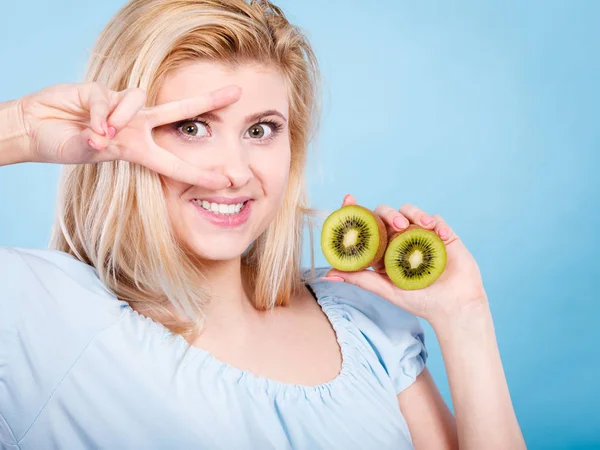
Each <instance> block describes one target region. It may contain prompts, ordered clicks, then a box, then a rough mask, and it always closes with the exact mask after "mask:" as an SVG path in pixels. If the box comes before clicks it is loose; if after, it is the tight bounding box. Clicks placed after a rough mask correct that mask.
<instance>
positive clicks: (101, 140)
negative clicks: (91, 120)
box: [78, 128, 110, 151]
mask: <svg viewBox="0 0 600 450" xmlns="http://www.w3.org/2000/svg"><path fill="white" fill-rule="evenodd" d="M80 137H81V142H82V143H83V144H78V145H86V146H88V147H89V148H91V149H93V150H97V151H102V150H106V148H107V147H108V144H109V142H110V139H109V138H108V136H104V135H100V134H98V133H96V132H95V131H94V130H92V129H91V128H85V129H84V130H83V131H82V132H81V134H80Z"/></svg>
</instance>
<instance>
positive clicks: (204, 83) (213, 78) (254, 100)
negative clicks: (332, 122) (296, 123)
mask: <svg viewBox="0 0 600 450" xmlns="http://www.w3.org/2000/svg"><path fill="white" fill-rule="evenodd" d="M232 84H234V85H237V86H239V87H241V88H242V96H241V98H240V99H239V100H238V101H237V102H236V103H234V104H232V105H229V106H227V107H225V108H223V109H222V111H223V112H227V113H232V114H234V113H235V112H236V111H239V112H240V113H243V114H247V113H249V112H250V113H251V112H255V111H259V110H268V109H277V110H279V111H280V112H282V113H283V114H285V116H286V117H287V116H288V107H289V105H288V103H289V100H288V89H287V85H286V83H285V80H284V78H283V76H282V75H281V73H280V72H279V71H278V70H277V69H276V68H274V67H271V66H263V65H258V64H240V65H237V66H232V65H225V64H222V63H217V62H211V61H194V62H190V63H187V64H186V65H184V66H182V67H179V68H178V69H177V70H175V71H173V72H171V73H170V74H169V75H167V77H165V79H164V81H163V84H162V85H161V87H160V89H159V92H158V97H157V99H156V103H157V104H160V103H165V102H169V101H172V100H178V99H181V98H185V97H192V96H196V95H201V94H204V93H207V92H211V91H214V90H216V89H219V88H222V87H225V86H229V85H232Z"/></svg>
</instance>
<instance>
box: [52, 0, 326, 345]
mask: <svg viewBox="0 0 600 450" xmlns="http://www.w3.org/2000/svg"><path fill="white" fill-rule="evenodd" d="M199 59H205V60H206V59H208V60H211V61H212V60H214V61H216V62H221V63H228V64H233V65H236V64H243V63H260V64H265V65H270V66H272V67H275V68H277V69H278V70H279V71H280V73H281V74H282V76H283V77H284V78H285V80H286V82H287V85H288V89H289V101H290V114H289V133H290V145H291V165H290V174H289V182H288V185H287V188H286V193H285V199H284V201H283V204H282V206H281V208H280V210H279V212H278V214H277V216H276V218H275V219H274V221H273V222H272V223H271V224H270V225H269V227H268V228H267V229H266V231H265V232H264V233H263V234H262V235H261V236H260V237H259V238H258V239H257V240H256V242H254V243H253V245H252V246H251V248H250V249H249V251H248V252H246V253H245V254H244V255H243V264H244V268H245V269H247V270H249V271H250V275H251V276H249V277H248V278H249V280H252V282H253V285H252V289H253V294H254V297H253V298H254V303H255V307H256V308H258V309H263V310H264V309H270V308H273V307H275V306H277V305H285V304H287V303H288V302H289V300H290V298H291V296H292V295H294V293H296V292H297V291H298V289H299V288H300V287H301V285H302V279H301V271H300V264H301V249H302V241H303V229H304V224H305V219H306V218H307V217H308V216H307V213H309V212H310V210H309V209H308V208H307V205H306V188H305V181H304V172H305V164H306V154H307V148H308V145H309V142H310V141H311V139H312V137H313V136H314V134H315V132H316V128H317V123H318V113H319V108H318V102H317V99H318V98H319V96H318V93H319V92H318V89H319V74H318V67H317V61H316V58H315V56H314V53H313V51H312V49H311V46H310V44H309V42H308V40H307V39H306V37H305V35H304V34H303V33H302V32H301V30H299V29H298V28H297V27H296V26H293V25H291V24H290V23H289V22H288V20H287V19H286V17H285V15H284V13H283V12H282V11H281V9H279V8H278V7H276V6H274V5H273V4H272V3H270V2H269V1H267V0H251V1H250V2H246V1H244V0H133V1H131V2H130V3H128V4H127V5H125V6H124V7H123V8H122V9H121V10H120V11H118V12H117V14H116V15H115V16H114V17H113V18H112V19H111V21H110V22H109V23H108V25H107V26H106V28H105V29H104V30H103V32H102V33H101V35H100V36H99V38H98V40H97V42H96V44H95V48H94V50H93V53H92V56H91V59H90V61H89V64H88V67H87V73H86V76H85V79H86V81H88V82H90V81H95V82H99V83H102V84H104V85H106V86H107V87H108V88H109V89H112V90H119V91H120V90H124V89H127V88H141V89H143V90H145V91H146V95H147V104H146V106H152V105H154V104H155V103H154V102H155V100H156V96H157V94H158V90H159V87H160V85H161V81H162V80H163V79H164V77H165V76H167V75H168V74H170V73H171V72H172V71H174V70H176V69H177V68H178V67H181V66H182V65H183V64H186V63H189V62H192V61H195V60H199ZM50 247H51V248H54V249H57V250H61V251H64V252H67V253H70V254H72V255H74V256H75V257H76V258H78V259H79V260H81V261H83V262H85V263H87V264H90V265H92V266H93V267H95V268H96V270H97V272H98V275H99V277H100V279H101V280H102V281H103V282H104V283H105V284H106V285H107V287H109V288H110V289H111V290H112V291H113V292H114V293H115V295H116V296H117V297H118V298H120V299H122V300H126V301H128V302H129V304H130V305H131V306H132V308H134V309H135V310H137V311H138V312H139V313H141V314H143V315H145V316H148V317H150V318H152V319H154V320H156V321H158V322H160V323H162V324H163V325H165V326H166V327H167V328H169V329H170V330H172V331H173V332H175V333H179V334H183V335H187V334H194V333H195V332H197V331H198V330H199V329H200V328H201V326H202V322H203V319H204V310H205V307H206V304H207V302H208V301H209V293H208V292H207V291H206V290H205V289H203V288H202V280H203V276H202V270H201V269H202V267H201V265H200V262H199V260H198V259H197V258H195V257H194V256H193V255H191V254H189V253H188V252H187V251H185V250H184V249H182V248H181V246H180V245H179V243H178V241H177V240H176V237H175V235H174V232H173V229H172V227H171V224H170V220H169V217H168V213H167V208H166V204H165V198H164V194H163V187H162V183H161V178H160V176H159V175H158V174H156V173H154V172H152V171H150V170H148V169H147V168H145V167H142V166H139V165H135V164H132V163H128V162H124V161H114V162H109V163H99V164H87V165H73V166H65V167H64V168H63V173H62V177H61V183H60V188H59V196H58V204H57V212H56V218H55V223H54V227H53V232H52V237H51V240H50ZM311 253H312V234H311ZM311 261H312V255H311ZM173 308H175V310H176V311H177V312H178V313H177V314H175V313H174V312H173Z"/></svg>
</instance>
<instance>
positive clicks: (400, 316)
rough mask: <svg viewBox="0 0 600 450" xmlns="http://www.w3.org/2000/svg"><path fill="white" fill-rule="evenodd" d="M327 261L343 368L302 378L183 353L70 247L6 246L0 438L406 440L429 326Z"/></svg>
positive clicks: (52, 441)
mask: <svg viewBox="0 0 600 450" xmlns="http://www.w3.org/2000/svg"><path fill="white" fill-rule="evenodd" d="M325 270H326V269H319V270H317V278H316V279H311V280H307V284H308V285H309V286H310V287H311V288H312V290H313V292H314V293H315V296H316V298H317V301H318V303H319V305H320V306H321V308H322V309H323V311H324V312H325V314H326V315H327V317H328V319H329V321H330V322H331V324H332V327H333V329H334V331H335V332H336V335H337V340H338V343H339V345H340V348H341V351H342V359H343V363H342V370H341V373H340V374H339V375H338V376H337V377H336V378H335V379H333V380H332V381H330V382H327V383H324V384H321V385H317V386H302V385H296V384H289V383H282V382H278V381H275V380H272V379H268V378H264V377H260V376H255V375H253V374H252V373H250V372H247V371H243V370H240V369H238V368H235V367H233V366H231V365H229V364H226V363H223V362H221V361H219V360H217V359H216V358H214V357H213V356H211V355H210V354H209V353H208V352H206V351H204V350H202V349H199V348H197V347H191V348H190V349H189V350H188V351H187V352H185V350H186V349H187V348H188V345H187V342H186V341H185V340H184V338H183V337H181V336H179V335H176V334H173V333H171V332H170V331H169V330H167V329H166V328H165V327H164V326H162V325H161V324H160V323H158V322H154V321H152V320H151V319H149V318H146V317H144V316H142V315H140V314H139V313H137V312H136V311H134V310H133V309H132V308H131V307H130V306H129V304H128V303H127V302H124V301H121V300H119V299H117V298H116V297H115V296H114V294H112V293H111V292H110V291H109V290H108V289H107V288H106V287H105V286H104V284H103V283H102V282H101V281H100V279H99V278H98V276H97V272H96V271H95V269H94V268H93V267H91V266H89V265H87V264H84V263H82V262H80V261H78V260H77V259H76V258H74V257H72V256H71V255H68V254H67V253H63V252H59V251H55V250H32V249H23V248H6V247H0V448H2V449H23V450H28V449H35V450H39V449H44V450H47V449H68V450H76V449H89V448H99V449H111V450H115V449H137V448H139V449H188V448H190V449H191V448H202V449H252V450H256V449H260V450H267V449H278V450H279V449H311V450H315V449H344V450H348V449H378V450H381V449H392V448H393V449H396V450H397V449H411V448H413V445H412V442H411V437H410V434H409V431H408V427H407V425H406V422H405V421H404V419H403V417H402V414H401V413H400V409H399V406H398V401H397V397H396V395H397V394H398V393H399V392H400V391H402V390H403V389H405V388H407V387H408V386H409V385H410V384H411V383H413V381H414V380H415V378H416V377H417V375H418V374H419V373H420V372H421V371H422V370H423V368H424V365H425V360H426V357H427V351H426V349H425V346H424V337H423V329H422V328H421V325H420V323H419V321H418V320H417V318H416V317H415V316H413V315H410V314H408V313H407V312H406V311H404V310H402V309H400V308H398V307H396V306H394V305H392V304H391V303H389V302H387V301H385V300H384V299H382V298H380V297H377V296H375V295H374V294H372V293H369V292H366V291H364V290H362V289H360V288H358V287H355V286H352V285H350V284H346V283H332V282H327V281H323V280H319V279H318V277H319V276H322V275H324V273H325Z"/></svg>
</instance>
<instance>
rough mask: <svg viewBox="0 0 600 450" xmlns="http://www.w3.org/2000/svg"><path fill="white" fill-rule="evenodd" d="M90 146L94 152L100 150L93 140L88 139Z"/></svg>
mask: <svg viewBox="0 0 600 450" xmlns="http://www.w3.org/2000/svg"><path fill="white" fill-rule="evenodd" d="M88 145H89V146H90V147H92V148H93V149H94V150H100V147H98V146H97V145H96V144H94V141H92V140H91V139H88Z"/></svg>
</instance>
